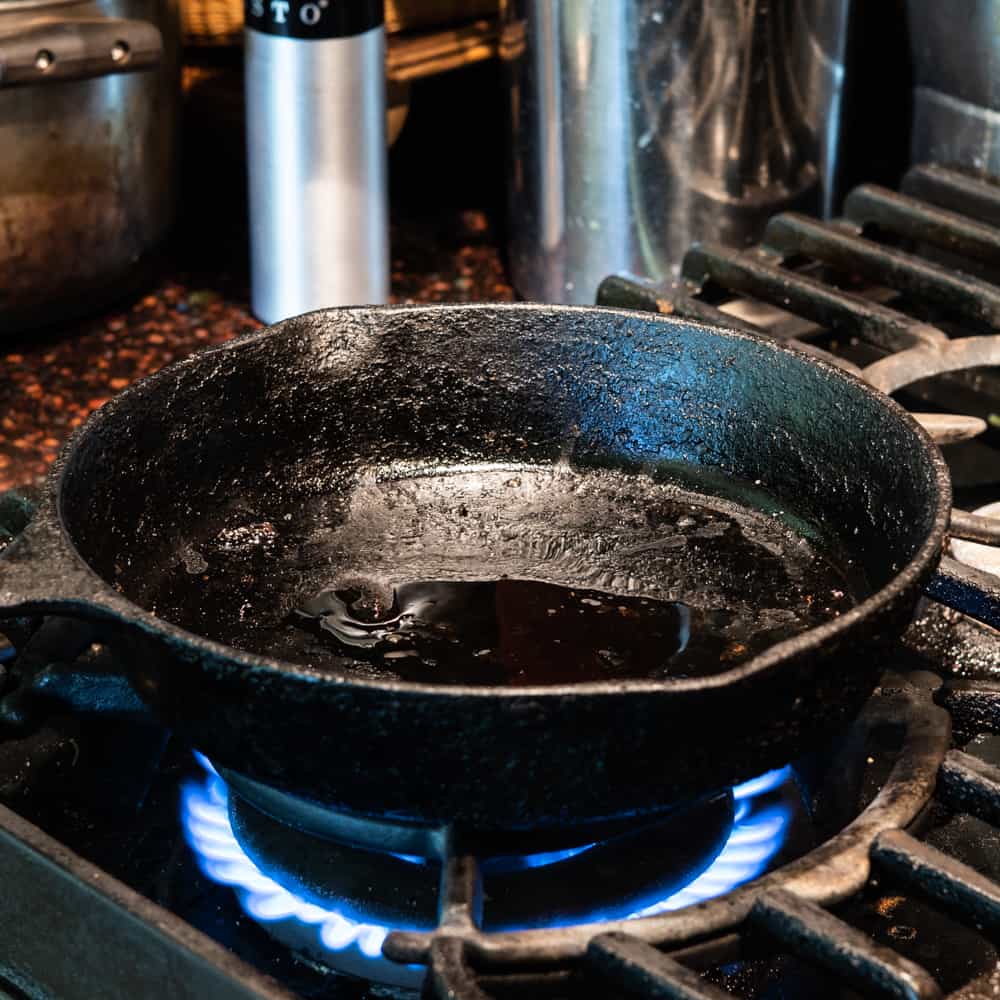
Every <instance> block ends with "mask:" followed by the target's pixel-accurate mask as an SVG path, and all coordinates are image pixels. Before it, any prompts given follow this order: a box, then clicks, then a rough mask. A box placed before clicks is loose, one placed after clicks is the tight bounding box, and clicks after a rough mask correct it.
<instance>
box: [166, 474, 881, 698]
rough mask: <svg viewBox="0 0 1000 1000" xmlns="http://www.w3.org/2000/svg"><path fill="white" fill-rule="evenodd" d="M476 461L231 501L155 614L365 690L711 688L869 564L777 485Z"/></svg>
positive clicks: (834, 604)
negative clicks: (283, 501)
mask: <svg viewBox="0 0 1000 1000" xmlns="http://www.w3.org/2000/svg"><path fill="white" fill-rule="evenodd" d="M736 485H737V487H738V489H736V487H734V490H735V492H734V493H733V495H731V496H729V497H728V498H722V497H719V496H717V495H710V494H708V493H701V492H699V491H697V490H692V489H690V488H688V487H687V486H685V487H682V486H680V485H678V483H677V482H676V481H671V480H670V479H669V478H667V477H665V476H662V475H659V474H657V473H656V472H655V470H654V472H652V473H650V472H625V471H623V470H616V469H586V470H579V469H572V468H568V467H558V466H557V467H546V468H536V467H532V468H511V467H497V466H491V467H480V468H475V469H449V470H438V471H433V472H421V473H419V474H411V475H407V476H397V477H395V478H385V479H383V478H376V477H374V476H372V477H370V478H368V479H365V480H362V481H359V482H358V483H357V484H356V485H355V486H354V487H353V488H352V489H351V491H350V492H349V493H347V494H346V495H330V496H325V497H324V496H317V497H312V498H310V499H308V500H306V501H303V502H301V503H297V504H290V505H289V507H288V509H287V510H273V511H267V512H261V511H246V510H241V509H234V510H232V511H229V512H227V513H226V515H225V518H224V523H222V524H221V525H219V524H216V525H214V526H213V527H212V529H211V530H207V531H203V532H202V534H201V535H200V536H199V537H196V538H192V539H189V540H188V541H187V542H186V543H185V544H183V545H181V546H180V548H179V554H178V558H177V561H176V564H175V565H173V566H171V567H169V570H168V572H166V573H165V574H164V576H163V577H162V578H161V579H160V580H159V581H158V585H157V587H156V589H155V592H154V594H153V595H152V603H153V606H154V608H155V610H156V613H157V614H159V615H161V616H162V617H164V618H166V619H167V620H169V621H172V622H174V623H176V624H178V625H181V626H182V627H185V628H187V629H189V630H190V631H193V632H196V633H198V634H201V635H206V636H209V637H211V638H214V639H217V640H219V641H221V642H225V643H227V644H228V645H231V646H235V647H237V648H241V649H246V650H249V651H252V652H256V653H261V654H263V655H267V656H273V657H278V658H280V659H285V660H289V661H292V662H295V663H299V664H303V665H306V666H309V667H311V668H313V669H315V670H319V671H323V670H334V671H337V672H338V673H349V674H351V675H353V676H357V677H359V678H365V677H367V678H376V679H399V680H407V681H415V682H423V683H435V684H467V685H520V686H530V685H545V684H568V683H580V682H585V681H593V680H627V679H660V678H667V677H684V676H705V675H709V674H713V673H718V672H720V671H723V670H726V669H729V668H731V667H733V666H735V665H737V664H739V663H741V662H743V661H745V660H746V659H748V658H750V657H752V656H754V655H755V654H757V653H760V652H762V651H763V650H764V649H766V648H768V647H769V646H771V645H773V644H774V643H776V642H779V641H781V640H783V639H787V638H790V637H792V636H794V635H797V634H799V633H801V632H804V631H806V630H807V629H809V628H812V627H814V626H816V625H819V624H821V623H823V622H825V621H829V620H830V619H831V618H834V617H836V616H837V615H839V614H842V613H843V612H844V611H846V610H848V609H849V608H850V607H852V606H853V605H854V604H855V603H856V602H857V600H859V599H860V598H861V597H862V596H863V595H864V593H865V592H866V586H865V583H864V580H863V577H862V575H861V574H860V572H859V571H858V568H857V567H856V566H855V565H854V564H853V563H852V562H851V561H850V560H849V559H846V558H844V557H843V556H842V555H841V554H839V553H837V552H836V551H835V550H834V549H833V548H832V547H831V546H830V545H829V543H828V542H826V541H825V540H824V539H823V538H822V536H821V535H820V533H819V532H818V531H816V530H814V529H813V528H812V527H811V526H810V525H808V524H807V523H806V522H804V521H803V520H801V519H800V518H797V517H796V516H795V515H794V513H793V512H791V511H789V510H787V509H785V508H784V507H783V506H782V505H781V504H780V503H779V502H778V501H777V500H776V499H775V498H773V497H770V496H769V495H768V494H767V493H766V491H765V490H763V489H762V488H760V487H758V486H752V485H749V484H742V485H740V484H736Z"/></svg>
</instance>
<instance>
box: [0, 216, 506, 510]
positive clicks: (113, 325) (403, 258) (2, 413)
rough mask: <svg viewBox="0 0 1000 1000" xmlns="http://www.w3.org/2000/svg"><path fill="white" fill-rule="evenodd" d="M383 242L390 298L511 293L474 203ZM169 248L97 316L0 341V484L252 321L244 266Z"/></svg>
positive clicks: (26, 477) (43, 462) (41, 470)
mask: <svg viewBox="0 0 1000 1000" xmlns="http://www.w3.org/2000/svg"><path fill="white" fill-rule="evenodd" d="M392 245H393V268H392V296H393V301H395V302H470V301H479V300H493V301H509V300H511V299H512V298H513V297H514V296H513V291H512V289H511V287H510V285H509V284H508V283H507V278H506V276H505V274H504V270H503V265H502V263H501V257H500V253H499V251H498V249H497V240H496V238H495V236H494V234H493V232H492V230H491V228H490V225H489V223H488V221H487V217H486V215H485V214H484V213H483V212H480V211H463V212H459V213H457V214H455V215H454V217H450V218H448V219H445V220H443V221H442V220H436V221H435V222H434V223H426V222H425V223H413V224H399V225H396V226H395V227H394V232H393V243H392ZM174 257H175V259H176V261H177V264H176V266H168V267H167V269H166V272H165V273H164V275H163V276H162V277H161V278H160V279H159V280H158V281H157V282H156V284H155V285H154V286H153V287H150V288H148V289H146V290H145V291H144V292H143V293H142V294H140V295H138V296H137V297H134V298H132V299H131V300H129V301H125V302H121V303H119V304H118V305H117V306H116V307H115V308H113V309H111V310H108V311H106V312H105V313H103V314H102V315H100V316H96V317H92V318H90V319H87V320H84V321H81V322H77V323H73V324H70V325H68V326H66V327H64V328H61V329H58V330H55V331H50V332H46V333H44V334H36V335H24V336H22V337H19V338H13V339H8V340H6V341H3V342H0V357H2V358H3V372H4V377H3V379H2V381H0V490H4V489H10V488H12V487H15V486H20V485H23V484H27V483H31V482H35V481H37V480H39V479H40V478H41V477H43V476H44V474H45V471H46V469H47V468H48V466H49V465H50V464H51V462H52V461H53V459H54V458H55V456H56V453H57V451H58V449H59V448H60V446H61V445H62V443H63V442H64V441H65V439H66V438H67V437H68V436H69V434H70V433H71V432H72V431H73V429H74V428H75V427H77V426H79V425H80V424H81V423H82V422H83V421H84V420H85V419H86V417H87V415H88V414H89V413H91V412H92V411H93V410H95V409H97V408H98V407H99V406H101V405H102V404H103V403H105V402H106V401H107V400H108V399H110V398H111V397H112V396H114V395H115V394H116V393H117V392H120V391H121V390H122V389H124V388H125V387H126V386H127V385H129V384H130V383H131V382H134V381H135V380H136V379H138V378H141V377H143V376H145V375H149V374H151V373H152V372H155V371H156V370H157V369H159V368H161V367H163V366H164V365H166V364H168V363H169V362H171V361H176V360H178V359H180V358H183V357H185V356H186V355H188V354H190V353H191V352H193V351H195V350H197V349H199V348H201V347H205V346H207V345H209V344H218V343H221V342H222V341H225V340H229V339H231V338H232V337H235V336H237V335H238V334H239V333H241V332H243V331H244V330H246V329H248V328H255V327H258V326H260V325H261V324H260V323H258V322H257V321H256V320H255V319H254V318H253V317H252V316H251V315H250V312H249V310H248V295H247V286H246V279H245V277H241V276H240V275H239V274H237V275H235V276H234V275H233V274H231V273H226V272H223V271H220V272H217V273H212V272H211V271H209V272H207V273H206V272H204V271H197V272H191V271H189V270H185V268H184V255H183V253H179V254H178V253H175V254H174Z"/></svg>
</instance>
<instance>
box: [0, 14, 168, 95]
mask: <svg viewBox="0 0 1000 1000" xmlns="http://www.w3.org/2000/svg"><path fill="white" fill-rule="evenodd" d="M162 55H163V36H162V35H161V34H160V29H159V28H157V27H156V25H155V24H152V23H150V22H149V21H136V20H129V19H125V18H113V17H99V18H89V19H83V18H52V17H40V18H33V19H32V20H30V21H25V20H21V19H17V21H16V24H15V25H14V26H12V27H10V28H9V29H7V30H4V29H3V28H0V88H2V87H14V86H24V85H26V84H37V83H50V82H51V83H55V82H57V81H59V80H89V79H91V78H93V77H98V76H107V75H109V74H112V73H134V72H137V71H139V70H147V69H152V68H153V67H155V66H157V65H158V64H159V62H160V59H161V57H162Z"/></svg>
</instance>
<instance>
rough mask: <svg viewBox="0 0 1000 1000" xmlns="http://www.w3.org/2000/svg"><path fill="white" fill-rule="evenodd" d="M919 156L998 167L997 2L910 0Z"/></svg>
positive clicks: (915, 147) (917, 159) (999, 16)
mask: <svg viewBox="0 0 1000 1000" xmlns="http://www.w3.org/2000/svg"><path fill="white" fill-rule="evenodd" d="M906 6H907V14H908V19H909V31H908V34H909V37H910V45H911V51H912V56H913V68H914V78H915V79H914V83H915V85H916V86H915V90H914V95H913V98H914V100H913V105H914V106H913V143H912V146H913V159H914V161H915V162H918V163H919V162H922V161H926V162H934V163H943V164H946V165H955V166H964V167H972V168H975V169H977V170H985V171H988V172H990V173H997V172H998V170H1000V35H998V34H997V23H998V19H1000V2H998V0H966V2H965V3H963V4H962V5H961V14H960V15H959V16H956V15H958V8H956V7H955V6H954V5H952V4H947V3H941V2H940V0H907V5H906Z"/></svg>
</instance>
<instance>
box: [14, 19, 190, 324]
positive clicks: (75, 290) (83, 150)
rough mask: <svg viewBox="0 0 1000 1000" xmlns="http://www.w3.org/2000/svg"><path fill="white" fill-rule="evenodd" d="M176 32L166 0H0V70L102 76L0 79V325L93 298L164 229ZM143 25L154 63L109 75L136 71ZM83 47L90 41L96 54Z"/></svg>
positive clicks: (33, 319)
mask: <svg viewBox="0 0 1000 1000" xmlns="http://www.w3.org/2000/svg"><path fill="white" fill-rule="evenodd" d="M106 18H113V19H116V20H112V21H107V20H104V19H106ZM118 19H124V20H118ZM53 22H55V23H53ZM43 24H44V25H45V27H44V28H43V27H41V25H43ZM81 24H82V25H83V26H84V27H83V30H82V31H81V30H78V29H79V26H80V25H81ZM123 26H124V27H125V29H126V30H125V31H124V33H123V37H121V38H119V37H118V34H119V29H120V28H122V27H123ZM137 28H140V29H141V30H140V31H139V33H138V34H136V31H135V29H137ZM179 32H180V29H179V21H178V11H177V6H176V3H175V2H174V0H93V2H89V0H82V2H76V3H63V4H55V5H44V6H41V5H35V6H33V7H31V8H21V7H17V6H15V7H14V8H13V9H11V8H10V7H9V5H8V4H6V3H3V4H0V53H3V56H2V57H0V62H2V61H3V59H5V58H10V59H12V60H13V62H12V64H11V65H10V68H9V69H4V71H3V73H2V74H0V76H5V77H6V78H8V79H11V80H12V81H13V80H17V81H20V82H25V77H24V73H22V68H23V63H24V62H25V61H26V60H27V59H30V60H31V62H32V64H33V66H35V67H37V66H47V68H46V69H44V70H43V71H42V72H41V76H43V77H45V78H47V77H49V76H52V77H59V76H61V75H62V74H63V72H64V70H65V69H67V68H68V69H69V70H71V75H76V74H79V73H84V74H85V75H93V74H94V73H95V72H97V71H100V72H104V71H105V70H107V71H108V72H109V73H110V75H104V76H100V77H98V78H96V79H85V80H77V81H74V80H71V79H59V80H54V81H53V82H52V83H46V84H45V85H44V86H42V85H25V86H17V87H3V86H0V149H2V150H3V151H4V152H3V155H2V156H0V218H2V219H3V225H2V226H0V334H4V333H8V332H11V331H14V330H19V329H23V328H27V327H33V326H39V325H42V324H46V323H50V322H53V321H55V320H57V319H63V318H67V317H69V316H71V315H75V314H80V313H83V312H86V311H87V310H92V309H97V308H100V306H101V304H102V303H104V302H106V301H108V300H109V299H110V298H112V297H113V296H114V295H116V294H121V292H122V290H123V289H124V288H127V287H128V286H129V283H130V282H132V281H135V280H137V276H141V273H142V269H143V264H144V262H146V261H147V259H148V258H149V257H150V255H151V254H153V252H154V251H155V249H156V248H157V247H158V246H159V245H160V243H161V242H162V240H163V239H164V238H165V236H166V233H167V230H168V228H169V226H170V223H171V221H172V219H173V213H174V166H175V164H174V160H175V137H176V115H177V105H178V101H179V72H180V70H179V57H178V48H179ZM157 34H158V35H159V38H161V39H162V57H161V58H160V59H159V63H158V65H157V67H156V68H155V69H147V70H146V71H145V72H135V73H133V72H127V73H122V72H119V69H120V68H122V67H124V68H125V69H129V68H130V64H131V68H136V69H139V68H143V67H146V66H147V64H148V60H149V59H150V58H151V57H152V56H153V53H154V39H156V38H157ZM14 39H18V47H15V48H13V49H11V50H10V52H9V53H8V48H9V47H10V45H11V43H12V40H14ZM84 39H86V40H87V44H86V45H84ZM119 41H124V42H125V43H126V46H127V47H128V49H129V51H128V52H123V50H122V48H121V47H120V46H118V45H117V43H118V42H119ZM36 42H37V44H38V45H39V46H41V49H36V48H34V46H35V44H36ZM90 44H99V46H100V47H101V48H102V51H103V55H102V56H101V57H100V58H99V59H97V58H96V57H94V56H92V55H91V54H90V50H89V45H90ZM25 46H27V49H25ZM116 54H117V55H118V58H116ZM95 59H96V62H95V61H94V60H95ZM133 60H134V62H133ZM112 71H113V72H112ZM26 72H27V75H28V77H29V78H30V77H31V75H32V73H38V70H37V68H33V69H27V70H26Z"/></svg>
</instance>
